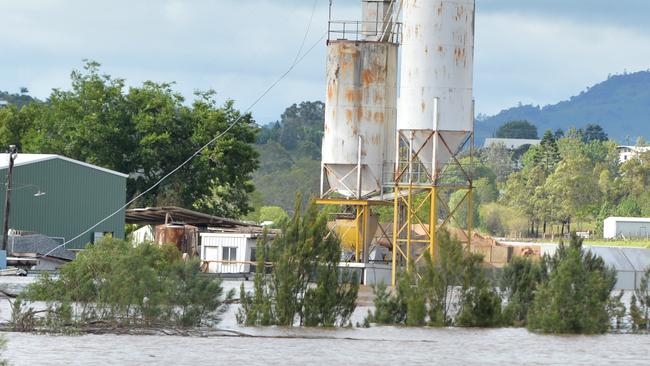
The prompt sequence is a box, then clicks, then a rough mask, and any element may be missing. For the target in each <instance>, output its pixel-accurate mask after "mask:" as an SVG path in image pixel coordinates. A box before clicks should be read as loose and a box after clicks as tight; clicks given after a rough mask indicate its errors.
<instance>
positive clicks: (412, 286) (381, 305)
mask: <svg viewBox="0 0 650 366" xmlns="http://www.w3.org/2000/svg"><path fill="white" fill-rule="evenodd" d="M481 263H482V257H481V256H480V255H475V254H469V253H466V252H465V251H464V250H463V247H462V245H461V243H460V242H459V241H458V240H456V239H453V238H451V237H450V236H449V233H448V232H446V231H443V232H441V233H440V236H439V238H438V247H437V253H436V256H435V258H431V256H430V255H429V253H428V252H427V253H425V254H424V263H422V264H420V265H418V266H415V265H414V264H411V265H410V266H408V268H407V269H406V270H404V271H403V272H401V273H400V274H399V276H398V278H397V286H396V289H395V291H394V292H393V293H392V294H390V295H389V294H388V293H387V291H386V288H385V286H383V285H381V286H377V287H376V288H375V294H376V298H375V312H374V313H372V312H370V313H369V316H368V318H367V322H372V321H374V322H376V323H380V324H404V325H408V326H420V325H423V324H430V325H433V326H449V325H452V324H457V325H459V326H468V327H490V326H497V325H499V324H500V323H501V300H500V298H499V296H498V295H497V293H496V292H495V291H494V289H493V288H492V287H491V285H490V283H489V281H488V279H487V277H486V275H485V272H484V270H483V268H482V267H481Z"/></svg>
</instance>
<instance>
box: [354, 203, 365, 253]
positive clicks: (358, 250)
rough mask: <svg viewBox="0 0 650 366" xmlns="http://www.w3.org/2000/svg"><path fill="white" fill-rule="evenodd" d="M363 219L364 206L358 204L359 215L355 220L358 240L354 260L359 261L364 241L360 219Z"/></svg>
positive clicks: (355, 244) (355, 245)
mask: <svg viewBox="0 0 650 366" xmlns="http://www.w3.org/2000/svg"><path fill="white" fill-rule="evenodd" d="M361 220H362V208H361V206H357V217H356V220H355V226H356V230H357V240H356V242H355V243H354V261H355V262H357V263H358V262H359V256H360V254H361V250H360V246H361V243H362V240H363V239H362V235H363V233H362V224H363V223H361V222H360V221H361Z"/></svg>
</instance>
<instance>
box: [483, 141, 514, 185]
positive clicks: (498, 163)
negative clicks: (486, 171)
mask: <svg viewBox="0 0 650 366" xmlns="http://www.w3.org/2000/svg"><path fill="white" fill-rule="evenodd" d="M480 158H481V162H482V163H483V164H484V165H485V166H487V167H488V168H490V169H491V170H492V171H493V172H494V174H495V175H496V181H497V182H498V183H504V182H505V181H506V180H507V179H508V176H509V175H510V174H511V173H512V172H513V171H514V169H515V163H514V162H513V153H512V151H510V150H508V149H507V148H506V146H505V145H504V144H503V143H497V144H493V145H490V146H488V147H486V148H484V149H483V150H482V151H481V156H480Z"/></svg>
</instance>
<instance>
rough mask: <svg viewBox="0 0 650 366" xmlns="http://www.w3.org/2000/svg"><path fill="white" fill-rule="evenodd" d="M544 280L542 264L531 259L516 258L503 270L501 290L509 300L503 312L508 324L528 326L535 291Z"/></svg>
mask: <svg viewBox="0 0 650 366" xmlns="http://www.w3.org/2000/svg"><path fill="white" fill-rule="evenodd" d="M543 280H544V272H543V268H542V265H541V263H539V262H536V261H533V260H532V259H529V258H522V257H514V258H513V259H512V260H511V261H510V262H509V263H508V264H507V265H506V266H505V267H504V268H503V273H502V275H501V290H502V291H503V292H504V294H505V298H506V300H507V305H506V307H505V308H504V310H503V313H504V318H505V319H506V322H507V323H510V324H514V325H517V326H520V325H526V316H527V315H528V310H529V309H530V306H531V305H532V303H533V300H534V299H535V291H536V289H537V286H538V285H539V284H540V283H542V281H543Z"/></svg>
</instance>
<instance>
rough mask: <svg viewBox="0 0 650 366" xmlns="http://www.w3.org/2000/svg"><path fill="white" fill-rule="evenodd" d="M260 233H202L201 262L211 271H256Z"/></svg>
mask: <svg viewBox="0 0 650 366" xmlns="http://www.w3.org/2000/svg"><path fill="white" fill-rule="evenodd" d="M260 235H261V234H258V233H237V232H222V233H201V234H200V236H201V262H202V263H203V264H204V265H205V266H207V272H210V273H251V272H253V271H254V268H255V267H254V265H251V262H255V260H256V257H255V248H256V246H257V238H258V237H259V236H260Z"/></svg>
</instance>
